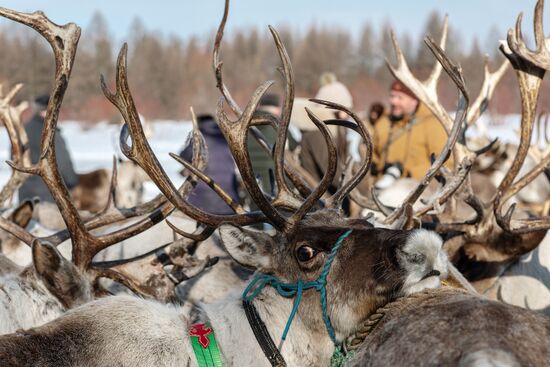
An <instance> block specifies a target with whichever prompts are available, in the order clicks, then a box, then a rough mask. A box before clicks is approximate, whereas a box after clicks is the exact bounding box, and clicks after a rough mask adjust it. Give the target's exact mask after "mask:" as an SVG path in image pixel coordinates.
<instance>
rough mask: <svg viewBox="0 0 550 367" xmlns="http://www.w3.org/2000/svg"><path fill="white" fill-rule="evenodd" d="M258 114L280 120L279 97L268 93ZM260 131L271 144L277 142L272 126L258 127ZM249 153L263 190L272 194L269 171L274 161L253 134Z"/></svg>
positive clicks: (249, 143) (249, 139)
mask: <svg viewBox="0 0 550 367" xmlns="http://www.w3.org/2000/svg"><path fill="white" fill-rule="evenodd" d="M258 112H261V113H263V114H266V115H268V117H274V118H277V119H278V118H279V116H280V115H281V100H280V98H279V96H278V95H276V94H273V93H266V94H264V96H263V97H262V99H260V103H259V105H258ZM257 128H258V130H260V131H261V133H262V134H263V135H264V136H265V138H266V139H267V141H268V142H269V144H271V145H273V144H274V143H275V141H276V140H277V132H276V131H275V129H273V128H272V127H271V126H267V125H262V126H257ZM248 153H249V154H250V160H251V161H252V169H253V171H254V174H255V175H256V177H259V178H260V180H261V183H262V190H263V191H264V192H266V193H269V192H271V184H270V182H269V170H270V169H271V170H273V169H274V165H273V159H272V158H271V157H270V155H269V154H267V152H266V151H265V150H264V149H263V148H262V147H261V146H260V144H259V143H258V142H257V141H256V139H255V138H254V137H253V136H252V134H250V133H249V134H248Z"/></svg>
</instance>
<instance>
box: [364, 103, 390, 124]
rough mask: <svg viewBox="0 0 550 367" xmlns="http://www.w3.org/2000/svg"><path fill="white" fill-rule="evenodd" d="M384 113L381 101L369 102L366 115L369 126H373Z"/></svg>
mask: <svg viewBox="0 0 550 367" xmlns="http://www.w3.org/2000/svg"><path fill="white" fill-rule="evenodd" d="M385 113H386V108H385V107H384V105H383V104H382V103H380V102H374V103H373V104H371V105H370V108H369V115H368V120H369V122H370V125H371V127H373V128H374V126H375V125H376V123H377V122H378V120H380V119H381V118H382V117H383V116H384V114H385Z"/></svg>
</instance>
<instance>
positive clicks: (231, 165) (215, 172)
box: [180, 115, 239, 214]
mask: <svg viewBox="0 0 550 367" xmlns="http://www.w3.org/2000/svg"><path fill="white" fill-rule="evenodd" d="M198 122H199V130H200V132H201V133H202V135H203V136H204V139H205V141H206V146H207V147H208V166H207V167H206V170H205V172H204V173H205V174H206V175H208V176H209V177H210V178H212V179H213V180H214V181H215V182H216V183H217V184H218V185H220V186H221V187H222V189H223V190H224V191H225V192H226V193H227V194H229V196H231V198H232V199H233V200H235V201H238V200H239V195H238V181H237V175H236V173H235V162H234V161H233V157H232V155H231V151H230V150H229V146H228V145H227V142H226V140H225V138H224V136H223V134H222V132H221V130H220V129H219V127H218V125H217V124H216V121H215V120H214V118H213V117H212V116H210V115H203V116H199V118H198ZM180 157H182V158H183V159H185V160H186V161H188V162H191V160H192V158H193V146H192V144H189V145H188V146H187V147H185V149H184V150H183V151H182V152H181V153H180ZM188 200H189V202H190V203H191V204H193V205H195V206H196V207H198V208H200V209H203V210H204V211H207V212H209V213H213V214H232V213H233V211H232V209H231V208H230V207H229V206H228V205H227V204H225V202H223V201H222V199H220V197H219V196H218V194H216V193H215V192H214V191H213V190H212V189H211V188H210V187H208V186H207V185H206V184H205V183H204V182H202V181H199V182H198V184H197V186H196V187H195V189H194V190H193V191H192V192H191V194H189V197H188Z"/></svg>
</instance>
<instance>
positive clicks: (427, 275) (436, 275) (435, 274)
mask: <svg viewBox="0 0 550 367" xmlns="http://www.w3.org/2000/svg"><path fill="white" fill-rule="evenodd" d="M440 275H441V272H440V271H439V270H435V269H434V270H432V271H430V272H429V273H428V274H426V275H424V277H423V278H422V280H424V279H426V278H429V277H438V276H440Z"/></svg>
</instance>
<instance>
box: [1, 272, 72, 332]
mask: <svg viewBox="0 0 550 367" xmlns="http://www.w3.org/2000/svg"><path fill="white" fill-rule="evenodd" d="M0 289H1V290H2V291H3V292H2V293H3V296H4V297H0V306H2V307H3V308H4V309H5V310H9V311H8V312H6V313H5V314H4V316H6V317H8V316H9V317H10V320H11V323H14V325H16V326H17V327H16V329H28V328H30V327H33V326H37V325H41V324H44V323H46V322H48V321H51V320H53V319H55V318H57V317H59V316H60V315H61V314H62V313H63V312H65V307H64V306H63V305H62V304H61V302H59V300H57V298H55V297H54V296H53V295H52V294H51V293H50V292H49V291H48V289H47V288H46V287H45V286H44V284H42V282H41V281H40V280H38V278H37V277H36V275H35V274H34V273H33V272H32V271H30V269H25V270H24V271H23V272H22V273H21V274H20V275H11V274H10V275H7V276H5V277H1V278H0ZM4 321H6V320H4ZM6 322H7V321H6ZM10 331H11V332H13V331H15V329H14V330H10ZM4 332H5V333H7V332H8V331H4Z"/></svg>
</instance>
